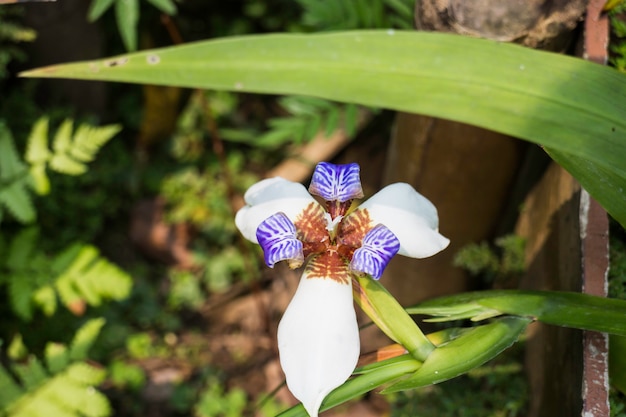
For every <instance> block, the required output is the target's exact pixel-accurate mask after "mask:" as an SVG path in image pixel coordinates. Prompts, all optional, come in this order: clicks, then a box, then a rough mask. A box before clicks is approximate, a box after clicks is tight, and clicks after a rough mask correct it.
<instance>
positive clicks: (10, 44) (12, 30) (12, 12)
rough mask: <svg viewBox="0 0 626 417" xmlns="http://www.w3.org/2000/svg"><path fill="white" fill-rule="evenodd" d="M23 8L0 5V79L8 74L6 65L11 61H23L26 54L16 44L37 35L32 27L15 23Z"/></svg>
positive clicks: (32, 39) (29, 40) (31, 39)
mask: <svg viewBox="0 0 626 417" xmlns="http://www.w3.org/2000/svg"><path fill="white" fill-rule="evenodd" d="M22 12H23V9H21V8H15V7H12V8H7V7H0V80H2V79H4V78H6V77H7V76H8V75H9V72H8V71H7V65H9V63H10V62H11V61H18V62H23V61H24V60H25V59H26V54H25V53H24V51H22V49H21V48H20V47H19V46H18V45H19V44H20V43H22V42H32V41H34V40H35V38H36V37H37V33H36V32H35V31H34V30H33V29H29V28H27V27H24V26H22V25H21V24H19V23H17V22H16V21H17V19H18V18H20V17H21V15H22Z"/></svg>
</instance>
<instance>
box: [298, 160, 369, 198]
mask: <svg viewBox="0 0 626 417" xmlns="http://www.w3.org/2000/svg"><path fill="white" fill-rule="evenodd" d="M359 172H360V168H359V164H346V165H335V164H331V163H328V162H320V163H319V164H317V166H316V167H315V171H314V172H313V178H311V185H310V186H309V192H310V193H311V194H313V195H317V196H320V197H322V198H323V199H324V200H326V201H339V202H340V203H343V202H345V201H348V200H352V199H354V198H363V188H361V177H360V175H359Z"/></svg>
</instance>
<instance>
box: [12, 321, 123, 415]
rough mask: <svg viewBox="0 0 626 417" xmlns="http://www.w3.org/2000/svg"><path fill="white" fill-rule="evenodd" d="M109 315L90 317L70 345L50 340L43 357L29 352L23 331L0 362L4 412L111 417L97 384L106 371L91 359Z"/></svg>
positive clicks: (106, 401)
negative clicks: (91, 352)
mask: <svg viewBox="0 0 626 417" xmlns="http://www.w3.org/2000/svg"><path fill="white" fill-rule="evenodd" d="M103 325H104V320H102V319H93V320H90V321H88V322H86V323H85V324H84V325H83V326H82V327H81V328H80V329H79V330H78V331H77V332H76V334H75V335H74V338H73V339H72V342H71V343H70V345H69V346H66V345H63V344H59V343H53V342H49V343H48V344H47V345H46V347H45V349H44V353H43V357H42V358H41V359H40V358H38V357H37V356H35V355H32V354H30V353H28V350H27V348H26V346H24V345H23V343H22V341H21V338H20V337H19V336H17V337H15V338H14V339H13V341H12V342H11V344H10V345H9V346H8V348H7V362H6V365H0V386H1V387H2V390H0V416H3V417H4V416H6V417H27V416H32V417H48V416H61V415H62V416H68V417H71V416H76V417H80V416H85V417H105V416H108V415H110V413H111V409H110V405H109V401H108V400H107V398H106V397H105V396H104V395H103V394H102V393H100V392H99V391H97V390H96V389H95V387H96V386H97V385H98V384H100V383H101V382H103V381H104V378H105V376H106V371H105V370H104V369H102V368H101V367H99V366H98V365H96V364H93V363H90V362H88V361H87V358H88V357H87V353H88V351H89V348H90V347H91V345H92V344H93V343H94V342H95V340H96V338H97V337H98V334H99V332H100V329H101V327H102V326H103Z"/></svg>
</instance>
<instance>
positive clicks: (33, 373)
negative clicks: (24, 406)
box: [13, 355, 48, 391]
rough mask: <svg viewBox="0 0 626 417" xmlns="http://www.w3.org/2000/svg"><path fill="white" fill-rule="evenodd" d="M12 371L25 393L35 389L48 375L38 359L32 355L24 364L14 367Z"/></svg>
mask: <svg viewBox="0 0 626 417" xmlns="http://www.w3.org/2000/svg"><path fill="white" fill-rule="evenodd" d="M13 371H15V373H16V374H17V376H18V377H19V379H20V380H21V381H22V385H23V386H24V388H25V389H26V390H27V391H30V390H33V389H35V388H37V387H38V386H39V385H41V384H42V383H43V382H44V381H45V380H46V379H47V378H48V373H47V372H46V370H45V369H44V367H43V365H42V364H41V362H40V361H39V359H37V357H35V356H32V355H31V356H30V357H29V358H28V361H27V362H26V363H19V364H16V365H14V366H13Z"/></svg>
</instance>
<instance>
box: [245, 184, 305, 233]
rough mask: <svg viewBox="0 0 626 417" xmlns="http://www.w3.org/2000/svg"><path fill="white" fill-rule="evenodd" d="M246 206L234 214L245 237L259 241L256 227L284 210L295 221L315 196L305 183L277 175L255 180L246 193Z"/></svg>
mask: <svg viewBox="0 0 626 417" xmlns="http://www.w3.org/2000/svg"><path fill="white" fill-rule="evenodd" d="M243 198H244V200H245V201H246V204H247V205H246V206H245V207H243V208H241V209H240V210H239V211H238V212H237V215H236V216H235V224H236V225H237V228H238V229H239V231H240V232H241V234H243V235H244V237H245V238H246V239H248V240H250V241H252V242H254V243H259V242H258V240H257V237H256V229H257V228H258V227H259V224H261V222H262V221H263V220H265V219H267V218H268V217H270V216H271V215H273V214H276V213H278V212H283V213H285V214H286V215H287V217H289V219H290V220H291V221H292V222H295V220H296V217H297V216H298V214H300V212H302V210H303V209H304V208H305V207H306V206H307V205H309V204H310V203H311V202H315V199H314V198H313V196H311V194H309V192H308V191H307V189H306V188H305V187H304V185H302V184H300V183H297V182H291V181H287V180H286V179H284V178H280V177H275V178H269V179H266V180H262V181H259V182H257V183H256V184H254V185H253V186H252V187H250V188H249V189H248V191H246V194H245V195H244V196H243Z"/></svg>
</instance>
